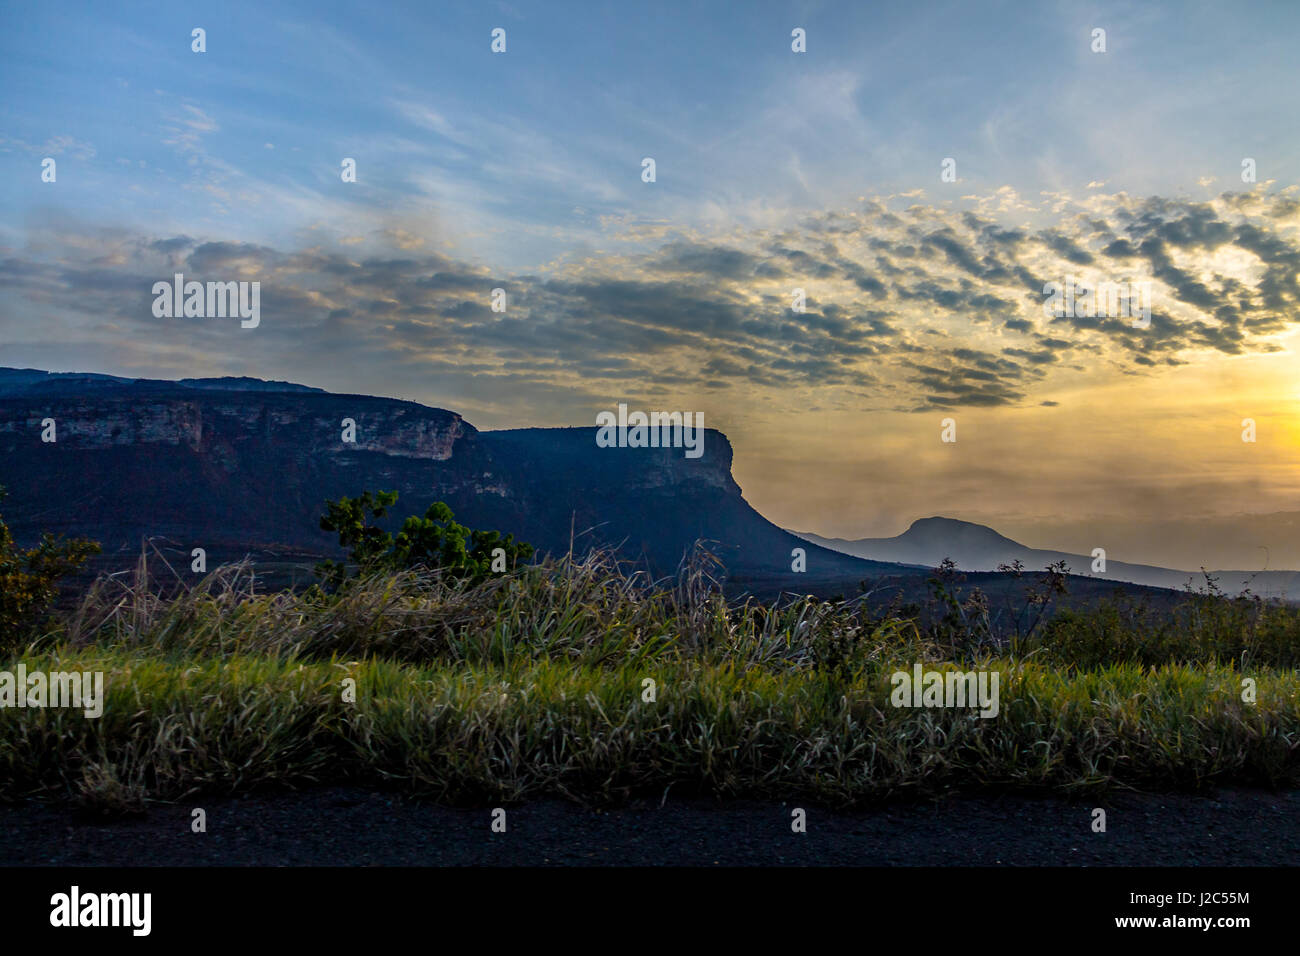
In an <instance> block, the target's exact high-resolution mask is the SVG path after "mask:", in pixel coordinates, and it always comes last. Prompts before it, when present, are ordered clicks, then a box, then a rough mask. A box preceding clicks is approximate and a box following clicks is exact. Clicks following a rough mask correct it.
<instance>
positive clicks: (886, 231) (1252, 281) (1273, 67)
mask: <svg viewBox="0 0 1300 956" xmlns="http://www.w3.org/2000/svg"><path fill="white" fill-rule="evenodd" d="M195 27H201V28H203V29H204V30H205V31H206V45H207V51H206V52H205V53H201V54H199V53H194V52H192V51H191V30H192V29H193V28H195ZM498 27H499V28H503V29H504V30H505V31H506V44H507V48H506V52H505V53H504V54H494V53H492V52H491V49H490V43H491V31H492V30H493V29H494V28H498ZM796 27H799V28H803V29H804V30H806V32H807V52H806V53H801V54H797V53H794V52H792V50H791V30H792V29H794V28H796ZM1095 29H1102V30H1105V31H1106V35H1105V39H1106V51H1105V52H1104V53H1097V52H1094V51H1093V49H1092V45H1093V36H1092V34H1093V31H1094V30H1095ZM1297 36H1300V4H1295V3H1265V2H1255V3H1232V4H1227V3H1214V4H1210V3H1185V2H1178V3H1142V4H1109V3H1101V4H1092V3H967V2H962V3H922V2H907V3H886V4H860V3H847V2H845V3H806V4H797V3H796V4H775V3H699V2H691V3H656V4H631V3H616V4H604V5H600V4H559V3H547V4H529V3H523V2H520V3H514V4H510V3H475V4H437V5H435V4H428V3H410V4H404V3H401V4H385V5H372V4H356V5H345V4H337V3H328V2H313V3H292V4H288V3H275V2H260V3H255V4H250V3H223V4H194V5H187V4H147V5H146V4H113V5H108V4H99V3H84V4H74V3H48V4H29V5H18V4H9V5H8V6H6V7H5V8H4V10H3V12H0V87H2V88H3V90H4V96H3V98H2V99H0V365H13V366H32V367H39V368H48V369H53V370H65V371H67V370H85V371H99V372H107V373H112V374H118V375H138V376H147V377H159V378H171V377H185V376H198V375H253V376H259V377H263V378H275V379H289V380H293V381H299V382H303V383H305V384H310V385H316V386H320V387H323V388H328V389H332V390H335V391H348V392H360V393H370V394H378V395H391V396H394V397H400V398H409V399H414V400H418V401H422V402H426V403H428V404H432V405H438V406H441V407H445V408H451V409H454V410H456V411H459V412H461V413H463V414H464V415H465V416H466V417H467V418H468V419H469V420H470V421H471V422H473V423H474V424H475V425H477V426H479V427H485V428H491V427H508V426H518V425H571V424H590V423H592V422H593V421H594V415H595V414H596V412H598V411H600V410H602V409H608V408H613V407H615V406H616V405H617V404H618V403H619V402H627V403H629V404H630V405H631V406H632V407H642V408H665V409H680V410H692V411H696V410H698V411H703V413H704V414H705V420H706V423H707V424H709V425H710V426H712V427H717V428H720V429H722V430H723V431H725V432H726V433H727V434H728V435H729V436H730V438H731V439H732V441H733V444H734V445H735V447H736V449H737V452H736V463H735V472H736V475H737V478H738V480H739V481H740V483H741V485H742V487H744V488H745V491H746V494H747V496H748V497H749V498H750V500H751V501H753V502H754V503H755V504H756V505H757V506H758V507H759V508H760V510H762V511H763V512H764V513H765V514H767V515H768V516H769V517H771V518H772V519H773V520H775V521H777V522H779V523H781V524H784V525H786V526H787V527H796V528H800V529H803V530H809V531H815V532H819V533H825V534H831V535H837V536H846V537H853V536H863V535H878V534H894V533H897V532H899V531H901V530H902V529H903V528H905V527H906V526H907V524H908V523H909V522H910V521H911V520H912V519H914V518H916V517H923V516H926V515H929V514H935V513H944V514H949V515H952V516H955V517H965V518H969V519H971V520H986V521H990V522H992V523H994V524H998V525H999V526H1000V527H1002V528H1003V530H1014V529H1021V530H1020V534H1021V536H1022V537H1023V538H1025V539H1026V540H1028V541H1029V543H1031V544H1042V545H1053V544H1054V542H1053V541H1052V540H1051V539H1050V535H1048V534H1046V533H1045V536H1044V537H1043V538H1041V539H1038V540H1035V539H1034V537H1033V535H1032V534H1026V533H1025V532H1024V531H1023V529H1025V528H1033V527H1047V526H1048V525H1050V524H1051V522H1054V521H1057V522H1064V521H1067V520H1068V521H1069V522H1073V524H1071V525H1070V527H1071V528H1076V529H1077V528H1078V527H1084V528H1091V527H1094V526H1095V527H1105V528H1109V529H1110V531H1111V533H1119V531H1120V530H1122V529H1125V528H1132V527H1135V524H1134V523H1135V521H1137V520H1138V518H1140V517H1143V516H1145V517H1152V516H1154V518H1155V519H1161V518H1162V516H1163V518H1164V519H1167V520H1170V521H1174V520H1182V516H1185V515H1187V514H1191V513H1196V514H1204V515H1227V514H1234V513H1241V512H1251V513H1268V512H1271V511H1278V510H1284V509H1292V508H1294V502H1295V500H1296V492H1297V487H1298V486H1300V387H1297V386H1296V384H1295V383H1296V381H1297V376H1296V368H1297V365H1296V351H1297V348H1300V285H1298V282H1300V186H1297V181H1298V177H1300V142H1297V138H1298V137H1300V123H1297V102H1296V98H1295V90H1296V89H1298V88H1300V69H1298V68H1297V65H1296V52H1295V40H1296V38H1297ZM46 157H49V158H53V159H54V160H55V161H56V163H57V180H56V181H55V182H53V183H48V182H43V181H42V179H41V162H42V160H43V159H44V158H46ZM345 157H350V158H353V159H355V160H356V163H357V177H358V178H357V182H355V183H345V182H343V181H342V179H341V177H340V168H341V167H340V163H341V161H342V160H343V159H344V158H345ZM644 157H653V158H654V160H655V162H656V172H657V181H656V182H654V183H646V182H643V181H642V179H641V172H642V165H641V164H642V159H643V158H644ZM948 157H951V158H953V159H954V160H955V161H956V174H957V177H956V182H942V181H941V178H940V168H941V163H942V162H943V160H944V159H945V158H948ZM1248 157H1249V158H1251V159H1253V160H1254V162H1255V164H1256V170H1257V181H1255V182H1244V181H1243V180H1242V177H1241V169H1242V166H1241V164H1242V160H1243V159H1244V158H1248ZM178 271H183V272H185V273H186V275H187V277H189V278H194V279H199V280H203V279H208V280H211V279H218V280H229V279H234V278H239V279H247V280H250V281H259V282H260V283H261V290H262V296H261V302H262V319H261V322H260V324H259V325H258V326H257V327H256V329H241V328H240V326H239V325H238V323H234V324H222V323H221V322H219V321H218V322H209V321H204V320H197V321H196V320H193V319H191V320H183V319H165V320H164V319H159V318H158V317H155V316H153V315H152V312H151V308H150V304H151V295H150V291H149V290H150V289H151V287H152V285H153V283H154V282H156V281H158V280H170V278H171V276H172V275H173V273H174V272H178ZM1074 275H1078V276H1081V277H1082V279H1083V280H1084V281H1086V282H1092V283H1098V282H1116V283H1125V282H1146V283H1150V284H1151V285H1152V287H1153V290H1154V297H1153V300H1154V307H1153V310H1152V311H1153V316H1152V322H1151V325H1150V327H1149V329H1146V330H1135V329H1134V328H1131V327H1129V326H1127V325H1126V324H1125V323H1123V322H1120V321H1118V320H1114V319H1110V320H1092V319H1081V318H1079V317H1073V318H1064V319H1062V318H1053V317H1050V316H1046V315H1045V313H1044V310H1043V308H1042V300H1043V291H1042V290H1043V285H1044V283H1045V282H1049V281H1055V282H1060V281H1062V280H1065V279H1067V278H1069V277H1070V276H1074ZM495 288H502V289H505V290H506V292H507V294H508V300H509V302H510V306H509V309H508V311H507V312H506V313H505V314H497V313H494V312H492V311H491V309H490V308H489V307H488V303H489V296H490V293H491V291H492V290H493V289H495ZM796 288H800V289H804V290H805V292H806V295H807V303H808V307H807V310H806V311H805V312H802V313H797V314H796V313H794V312H793V311H792V309H791V298H790V297H791V294H792V292H793V290H794V289H796ZM944 416H955V417H956V418H957V420H958V422H959V423H960V424H961V428H962V432H961V434H962V435H963V436H967V437H966V438H965V439H963V440H962V441H961V442H960V443H959V444H958V445H957V446H951V445H946V446H940V445H938V443H937V435H938V433H939V429H938V423H939V419H940V418H941V417H944ZM1247 416H1249V417H1252V418H1254V419H1256V420H1257V421H1258V422H1259V423H1260V435H1261V439H1260V442H1259V443H1258V444H1256V445H1253V446H1249V447H1245V448H1243V445H1242V442H1241V441H1240V440H1239V434H1240V422H1241V420H1242V419H1243V418H1244V417H1247ZM864 476H869V484H870V492H869V493H865V492H864V491H863V482H864ZM1117 476H1119V478H1122V480H1117ZM1079 522H1082V523H1083V524H1082V525H1080V524H1079ZM1017 523H1018V524H1017ZM1060 527H1064V525H1060ZM1115 557H1116V559H1117V560H1139V561H1140V560H1142V559H1143V554H1141V553H1133V552H1130V553H1127V554H1125V553H1122V552H1121V553H1119V554H1116V555H1115ZM1161 560H1163V561H1165V563H1168V561H1167V559H1165V558H1162V559H1161ZM1200 563H1207V564H1209V565H1215V564H1220V563H1222V562H1219V561H1217V560H1215V559H1214V557H1213V556H1212V555H1211V554H1209V553H1208V552H1207V553H1204V554H1198V555H1189V557H1188V560H1187V561H1186V562H1185V564H1186V566H1188V567H1192V568H1195V567H1197V566H1199V564H1200Z"/></svg>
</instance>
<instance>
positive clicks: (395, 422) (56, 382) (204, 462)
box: [0, 369, 891, 587]
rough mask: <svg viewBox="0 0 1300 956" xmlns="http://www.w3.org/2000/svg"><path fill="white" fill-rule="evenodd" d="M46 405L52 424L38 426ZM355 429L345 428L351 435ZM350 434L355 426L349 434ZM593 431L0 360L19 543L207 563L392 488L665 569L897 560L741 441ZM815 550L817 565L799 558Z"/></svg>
mask: <svg viewBox="0 0 1300 956" xmlns="http://www.w3.org/2000/svg"><path fill="white" fill-rule="evenodd" d="M49 420H53V423H54V438H55V440H54V441H45V440H43V433H44V432H46V431H47V429H46V425H45V424H43V423H48V421H49ZM353 433H354V434H353ZM345 435H346V437H354V438H355V440H354V441H346V440H345ZM595 439H596V430H595V428H594V427H592V428H558V429H517V430H508V431H498V432H479V431H478V430H477V429H475V428H474V427H473V426H472V425H471V424H469V423H468V422H466V421H465V420H464V419H462V418H461V417H460V416H459V415H457V414H455V413H454V412H450V411H445V410H443V409H437V408H428V407H426V406H423V405H418V404H415V403H413V402H403V401H397V400H393V399H385V398H375V397H372V396H363V395H336V394H332V393H328V392H322V391H319V390H314V389H306V388H303V387H301V386H293V385H288V384H284V383H268V382H260V381H258V380H252V379H232V380H220V379H218V380H212V379H207V380H189V381H184V382H158V381H149V380H133V379H120V378H114V377H111V376H89V375H83V376H76V375H70V376H51V375H48V374H46V373H41V372H34V371H31V370H3V369H0V484H4V485H6V486H7V487H8V488H9V491H10V498H9V499H8V500H7V501H6V502H5V503H4V505H3V512H4V514H5V517H6V520H7V521H8V522H9V524H10V526H11V527H12V528H13V530H14V533H15V535H16V536H17V537H18V538H19V540H20V541H22V540H26V541H31V540H34V539H35V538H36V537H37V536H38V535H39V533H40V532H42V531H54V532H61V533H65V534H82V535H88V536H90V537H93V538H95V539H97V540H99V541H101V542H102V543H103V544H104V545H105V547H106V550H107V551H108V552H109V553H110V554H114V553H116V554H118V555H120V556H129V555H131V554H134V553H137V552H138V550H139V548H140V545H141V540H142V538H148V537H163V538H166V539H168V540H170V541H172V542H175V543H176V544H177V545H179V546H180V548H181V549H183V551H184V552H185V553H188V549H189V548H192V547H203V548H205V550H207V552H208V554H209V557H210V559H211V560H229V559H232V558H238V557H242V556H243V555H244V554H246V553H250V552H253V553H256V552H258V551H260V550H267V549H270V550H278V551H281V552H283V551H290V552H293V553H297V554H317V555H324V554H332V553H334V552H335V549H336V542H335V541H334V540H333V539H332V538H331V536H330V535H329V534H327V533H325V532H322V531H320V530H319V525H318V519H319V516H320V513H321V511H322V505H323V503H324V502H325V501H326V500H327V499H335V498H338V497H340V496H342V495H355V494H358V493H359V492H361V491H362V490H365V489H370V490H379V489H385V490H388V489H392V490H396V491H397V492H398V494H399V496H400V498H399V504H398V507H397V508H396V509H395V513H394V515H393V516H392V520H391V522H390V524H396V523H398V522H400V520H401V519H402V518H403V517H405V516H406V515H407V514H411V513H415V512H422V511H423V510H424V508H425V507H427V506H428V504H429V503H430V502H432V501H435V500H442V501H446V502H447V503H448V504H449V505H450V506H451V507H452V509H453V510H454V511H455V513H456V515H457V517H458V518H459V519H460V520H461V521H463V522H464V523H466V524H469V525H471V526H473V527H485V528H495V529H499V530H502V531H508V532H511V533H513V534H515V535H516V536H517V537H519V538H521V539H523V540H526V541H529V542H531V543H533V544H534V545H535V546H537V547H538V548H539V549H540V550H541V551H543V552H547V551H549V552H551V553H562V552H564V551H566V550H568V548H569V546H570V542H571V541H572V542H573V543H574V544H575V545H576V547H577V549H578V550H580V551H583V550H585V549H586V548H587V547H593V546H594V547H601V546H609V547H616V548H617V549H618V550H619V551H620V553H621V554H622V556H623V557H625V558H626V559H628V560H630V561H634V562H637V563H640V564H642V565H643V566H645V567H646V568H648V569H650V570H651V571H653V572H654V573H656V574H663V573H671V572H672V571H673V570H674V569H675V568H676V567H677V565H678V563H679V562H680V560H681V558H682V557H683V555H685V554H686V553H687V552H689V550H690V549H691V548H692V546H693V545H694V544H695V543H696V542H697V541H707V542H710V543H711V547H712V548H713V550H714V551H715V552H716V553H718V554H719V555H720V556H721V557H722V558H723V559H724V560H725V561H726V563H727V565H728V567H729V568H730V569H731V570H732V572H733V573H738V574H740V575H742V576H743V575H744V574H751V575H766V576H767V578H768V579H776V580H784V579H787V578H788V579H789V586H791V587H801V586H803V585H804V584H805V582H809V581H811V580H812V579H813V578H818V577H821V578H825V577H828V576H829V577H838V578H840V579H847V578H854V577H861V576H863V575H864V574H867V573H870V572H872V571H877V570H881V569H890V568H891V566H889V565H881V564H878V563H875V562H869V561H863V560H860V559H857V558H853V557H850V556H847V555H842V554H837V553H836V552H834V551H830V550H827V549H823V548H820V547H817V546H815V545H810V544H808V543H807V542H805V541H801V540H799V539H796V538H795V537H794V536H793V535H791V534H789V533H787V532H786V531H784V530H782V529H780V528H777V527H776V526H775V525H773V524H771V523H770V522H768V521H767V520H766V519H764V518H763V517H762V516H761V515H759V514H758V513H757V512H756V511H754V509H753V508H751V507H750V506H749V504H748V503H747V502H746V501H745V499H744V497H743V495H742V494H741V489H740V488H739V486H738V485H737V484H736V482H735V480H734V478H733V477H732V475H731V462H732V448H731V444H730V442H729V441H728V440H727V438H726V436H725V435H723V434H722V433H720V432H718V431H716V430H709V431H707V432H706V434H705V439H704V453H703V455H702V456H701V457H699V458H688V457H686V455H685V453H684V450H683V449H681V448H601V447H598V446H597V444H596V440H595ZM794 548H803V549H805V551H806V552H807V563H808V574H798V575H796V574H793V573H792V572H791V567H790V566H791V560H792V559H791V552H792V550H793V549H794Z"/></svg>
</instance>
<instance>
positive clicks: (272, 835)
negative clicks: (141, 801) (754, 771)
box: [0, 788, 1300, 866]
mask: <svg viewBox="0 0 1300 956" xmlns="http://www.w3.org/2000/svg"><path fill="white" fill-rule="evenodd" d="M1098 805H1100V806H1102V807H1104V808H1105V809H1106V811H1107V814H1106V824H1107V826H1106V832H1105V833H1094V832H1093V831H1092V808H1093V807H1094V806H1098ZM194 806H201V807H203V808H204V809H205V810H206V812H207V826H208V829H207V832H206V833H193V832H191V829H190V821H191V810H192V808H193V807H194ZM792 808H793V804H784V805H783V804H779V803H760V802H748V801H746V802H732V803H715V802H712V801H706V800H672V799H670V800H669V801H668V802H667V803H666V805H665V806H663V807H662V808H660V807H658V806H655V805H653V804H639V805H637V804H634V805H631V806H628V807H625V808H620V809H615V810H604V811H593V810H589V809H584V808H582V807H580V806H577V805H575V804H570V803H566V802H562V801H558V800H548V801H538V802H535V803H530V804H526V805H523V806H519V807H514V808H507V815H506V824H507V830H506V832H505V833H493V832H491V828H490V823H491V810H490V808H484V809H473V810H467V809H460V808H449V807H441V806H436V805H433V804H429V803H421V802H417V801H413V800H408V799H404V798H402V797H399V796H397V795H395V794H390V793H374V792H368V791H364V790H353V789H337V788H335V789H327V790H318V791H309V792H305V793H299V794H277V795H272V796H257V797H251V798H244V799H226V800H201V801H196V802H195V803H193V804H187V805H185V806H170V805H168V806H155V807H153V808H152V809H150V811H149V813H148V815H147V816H146V817H144V818H141V819H132V820H126V821H121V822H114V823H99V822H87V821H84V820H82V819H80V818H78V817H77V816H76V815H75V814H74V813H73V812H71V811H69V810H66V809H61V808H57V807H52V806H49V805H42V804H34V803H33V804H26V805H21V806H17V807H13V806H10V807H0V865H4V866H15V865H31V866H45V865H72V866H77V865H89V866H99V865H115V866H117V865H120V866H154V865H160V866H161V865H166V866H210V865H227V866H228V865H262V866H265V865H287V866H310V865H334V866H337V865H359V866H369V865H379V866H392V865H399V866H512V865H528V866H538V865H553V866H575V865H576V866H590V865H596V866H600V865H622V866H656V865H661V866H682V865H687V866H713V865H722V866H726V865H731V866H747V865H769V866H770V865H777V866H781V865H786V866H791V865H794V866H803V865H811V866H817V865H831V866H857V865H867V866H882V865H885V866H907V865H928V866H933V865H945V864H958V865H966V866H970V865H999V864H1003V865H1020V866H1037V865H1049V866H1061V865H1080V866H1085V865H1086V866H1106V865H1125V866H1196V865H1219V866H1234V865H1264V864H1268V865H1295V864H1297V863H1300V792H1287V793H1270V792H1265V791H1254V790H1228V791H1221V792H1219V793H1218V794H1215V795H1213V796H1189V795H1169V794H1160V795H1142V794H1121V795H1115V796H1112V797H1110V798H1108V799H1107V800H1105V801H1100V802H1098V801H1091V802H1083V803H1074V802H1070V801H1067V800H1064V799H1060V798H1050V797H1025V796H957V797H952V798H948V799H946V800H943V801H941V802H913V803H899V804H893V805H889V806H886V807H882V808H878V809H871V810H864V811H854V812H835V811H830V810H825V809H819V808H817V807H815V806H807V807H806V810H807V833H804V834H797V833H793V832H791V826H790V821H791V810H792Z"/></svg>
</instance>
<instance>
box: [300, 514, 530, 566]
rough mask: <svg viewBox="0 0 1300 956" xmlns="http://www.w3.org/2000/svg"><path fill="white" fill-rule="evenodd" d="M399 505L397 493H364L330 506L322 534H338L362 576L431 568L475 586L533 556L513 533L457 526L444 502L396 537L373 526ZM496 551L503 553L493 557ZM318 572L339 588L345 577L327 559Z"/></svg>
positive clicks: (408, 521) (415, 518) (413, 518)
mask: <svg viewBox="0 0 1300 956" xmlns="http://www.w3.org/2000/svg"><path fill="white" fill-rule="evenodd" d="M395 504H397V492H395V491H380V492H378V493H375V494H372V493H371V492H369V491H363V492H362V493H361V495H360V496H359V497H356V498H348V497H346V496H345V497H343V498H340V499H339V500H338V501H330V502H327V503H326V512H325V514H324V515H322V516H321V519H320V526H321V530H322V531H335V532H338V536H339V545H340V546H342V547H344V548H348V549H350V550H349V557H350V558H351V560H352V561H353V563H355V564H357V565H358V566H359V567H360V569H361V572H362V574H363V575H366V574H376V573H385V572H388V573H393V572H397V571H409V570H418V569H427V570H438V571H442V572H443V573H445V574H447V575H449V576H451V577H452V578H456V579H462V580H467V581H468V582H469V583H471V584H477V583H479V582H481V581H483V580H485V579H486V578H488V577H489V576H490V575H491V574H492V573H493V572H494V571H497V572H500V571H506V570H511V569H513V568H515V567H517V566H518V564H519V562H520V561H527V560H528V559H529V558H531V557H532V556H533V547H532V545H530V544H526V543H524V542H522V541H515V539H514V535H510V534H507V535H505V537H502V536H501V534H500V533H499V532H496V531H473V530H470V529H469V528H467V527H465V526H464V525H462V524H457V523H456V516H455V515H454V514H452V511H451V508H449V507H448V506H447V505H446V504H445V503H443V502H441V501H435V502H434V503H433V504H431V505H430V506H429V508H428V510H426V511H425V513H424V515H423V517H420V516H417V515H412V516H411V517H409V518H407V519H406V520H405V521H404V522H402V527H401V530H400V531H399V532H398V534H397V537H396V538H394V537H393V536H392V535H391V534H389V533H388V532H387V531H384V530H382V529H381V528H378V527H376V526H374V525H373V524H371V523H370V522H371V520H372V519H378V518H383V517H385V516H386V515H387V513H388V509H389V508H391V507H392V506H393V505H395ZM497 551H500V552H501V553H500V554H496V555H494V552H497ZM494 558H495V560H496V562H497V567H495V568H494V567H493V563H494ZM317 570H318V572H319V573H320V574H321V576H322V577H323V578H324V579H325V581H326V582H327V583H328V584H329V585H331V586H332V587H334V588H336V589H337V588H338V587H339V586H340V585H341V584H342V583H343V580H344V578H345V575H346V569H345V568H344V566H343V565H342V564H341V563H339V562H337V561H323V562H321V564H320V565H318V566H317Z"/></svg>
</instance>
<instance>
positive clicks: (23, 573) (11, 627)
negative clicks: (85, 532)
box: [0, 487, 100, 651]
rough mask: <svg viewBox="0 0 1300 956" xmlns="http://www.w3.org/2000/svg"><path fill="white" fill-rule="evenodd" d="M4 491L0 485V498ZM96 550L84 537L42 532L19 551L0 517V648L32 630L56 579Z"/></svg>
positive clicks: (51, 597)
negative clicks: (37, 541) (33, 544)
mask: <svg viewBox="0 0 1300 956" xmlns="http://www.w3.org/2000/svg"><path fill="white" fill-rule="evenodd" d="M6 494H7V493H6V491H5V489H4V488H3V487H0V500H3V499H4V498H5V497H6ZM99 550H100V548H99V545H98V544H97V543H96V542H94V541H90V540H87V539H85V538H74V539H72V540H70V541H65V540H64V539H63V538H61V537H58V538H56V537H54V536H53V535H51V534H45V535H42V537H41V543H40V544H38V545H37V546H36V547H34V548H30V549H28V550H26V551H20V550H18V548H17V547H15V546H14V539H13V535H12V534H11V533H10V531H9V526H8V525H6V524H5V522H4V517H3V516H0V651H3V650H8V649H10V648H12V647H16V646H18V645H20V644H22V643H23V642H24V641H25V640H27V639H28V638H30V637H31V636H33V635H34V634H35V633H36V631H37V630H38V629H39V628H40V626H41V624H42V623H43V619H44V616H45V613H46V612H47V611H48V610H49V609H50V607H51V605H53V604H54V599H55V598H56V597H58V593H59V588H58V582H59V579H60V578H62V577H64V576H66V575H67V574H69V573H71V572H73V571H75V570H77V569H78V568H80V567H81V566H82V565H83V564H84V563H85V562H86V559H87V558H88V557H90V555H92V554H98V553H99Z"/></svg>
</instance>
